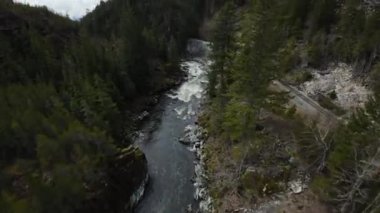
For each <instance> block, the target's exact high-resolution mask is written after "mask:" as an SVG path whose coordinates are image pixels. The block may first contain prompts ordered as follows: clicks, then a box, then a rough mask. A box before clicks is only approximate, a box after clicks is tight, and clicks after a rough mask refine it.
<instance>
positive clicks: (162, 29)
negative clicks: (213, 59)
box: [0, 0, 201, 212]
mask: <svg viewBox="0 0 380 213" xmlns="http://www.w3.org/2000/svg"><path fill="white" fill-rule="evenodd" d="M196 11H198V12H199V13H200V14H201V12H200V11H201V1H197V0H186V1H182V0H181V1H177V0H174V1H173V0H168V1H150V0H143V1H133V0H131V1H125V0H112V1H108V2H102V3H101V4H100V5H99V6H98V7H97V8H96V9H95V10H94V11H92V12H91V13H89V14H88V15H86V16H85V17H84V18H82V19H81V20H80V21H73V20H70V19H69V18H66V17H62V16H60V15H57V14H54V13H53V12H51V11H49V10H48V9H47V8H46V7H31V6H27V5H22V4H18V3H12V1H5V0H1V1H0V81H1V83H0V91H1V92H0V94H1V95H0V96H1V97H0V100H1V101H0V108H1V110H0V111H1V112H0V118H1V119H0V120H1V121H0V123H1V124H0V141H1V142H0V152H1V154H0V167H1V169H0V191H1V193H0V211H1V212H86V211H97V212H119V210H121V209H123V207H122V206H124V202H126V201H125V200H122V199H119V198H118V197H122V198H123V199H125V198H126V197H128V196H131V194H132V192H133V191H134V190H136V189H135V188H134V187H135V185H138V184H139V182H138V181H140V180H141V179H143V178H144V177H143V176H144V175H146V171H145V170H146V163H145V162H144V159H143V155H142V153H140V151H137V150H135V149H134V148H132V147H129V145H130V144H131V141H130V139H129V135H130V134H131V133H132V132H133V131H134V130H135V128H136V125H137V124H138V120H137V119H136V117H137V116H136V114H137V113H139V112H141V111H142V110H143V109H145V108H146V107H147V106H148V105H151V104H153V99H152V97H153V96H154V95H156V94H157V93H159V92H160V91H163V90H166V89H168V88H170V87H172V86H173V85H175V84H176V82H177V81H178V79H179V77H180V76H181V73H180V72H179V71H178V61H179V57H180V55H181V54H182V53H183V50H184V49H185V48H184V47H185V45H186V40H187V38H188V37H192V36H195V35H196V28H197V25H198V23H199V21H200V17H201V16H199V17H197V16H194V14H196V13H198V12H196ZM128 147H129V148H128ZM123 169H125V170H126V171H124V170H123ZM117 188H122V190H116V189H117ZM110 193H112V195H110ZM126 200H127V199H126Z"/></svg>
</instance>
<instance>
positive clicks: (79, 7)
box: [14, 0, 101, 19]
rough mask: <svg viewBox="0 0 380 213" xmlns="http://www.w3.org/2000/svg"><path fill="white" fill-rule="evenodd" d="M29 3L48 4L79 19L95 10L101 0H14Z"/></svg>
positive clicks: (49, 6) (57, 10) (50, 7)
mask: <svg viewBox="0 0 380 213" xmlns="http://www.w3.org/2000/svg"><path fill="white" fill-rule="evenodd" d="M14 1H15V2H20V3H24V4H29V5H39V6H47V7H48V8H49V9H51V10H53V11H55V12H57V13H59V14H62V15H66V14H67V15H69V16H70V17H71V18H73V19H79V18H81V17H82V16H84V15H85V14H86V13H87V11H91V10H93V9H94V8H95V7H96V5H98V4H99V2H100V1H101V0H14Z"/></svg>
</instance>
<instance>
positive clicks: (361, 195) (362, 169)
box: [335, 148, 380, 213]
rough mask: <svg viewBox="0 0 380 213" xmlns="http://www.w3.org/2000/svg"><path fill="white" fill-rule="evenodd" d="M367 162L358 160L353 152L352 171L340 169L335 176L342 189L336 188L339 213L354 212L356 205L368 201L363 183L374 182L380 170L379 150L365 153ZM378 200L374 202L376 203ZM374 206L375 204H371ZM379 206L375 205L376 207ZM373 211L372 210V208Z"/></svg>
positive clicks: (356, 154)
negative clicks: (370, 153)
mask: <svg viewBox="0 0 380 213" xmlns="http://www.w3.org/2000/svg"><path fill="white" fill-rule="evenodd" d="M366 156H368V157H366V158H367V160H360V159H359V158H358V153H357V150H354V158H355V159H354V160H355V161H354V162H355V163H354V165H353V169H349V170H348V169H346V170H344V169H342V170H341V171H339V172H337V174H336V175H335V179H336V183H337V184H339V185H341V186H342V187H338V189H337V192H338V195H337V198H336V199H335V200H336V201H338V202H339V203H341V204H340V212H342V213H346V212H355V210H357V209H356V207H357V205H358V204H364V203H365V202H367V200H368V198H369V197H368V189H366V188H365V187H364V184H365V183H368V182H371V181H376V177H377V175H378V174H379V169H380V148H376V152H375V153H374V154H372V155H369V153H368V152H366ZM377 200H378V198H375V200H374V202H377V203H378V201H377ZM373 205H375V203H374V204H373ZM378 207H379V204H377V207H376V208H378ZM372 209H373V208H372Z"/></svg>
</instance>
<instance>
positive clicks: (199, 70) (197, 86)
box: [167, 61, 207, 103]
mask: <svg viewBox="0 0 380 213" xmlns="http://www.w3.org/2000/svg"><path fill="white" fill-rule="evenodd" d="M181 67H182V68H183V69H186V71H187V74H188V80H187V81H186V82H185V83H183V84H182V85H181V86H180V87H179V89H178V90H177V91H175V92H174V93H173V94H168V95H167V96H168V97H170V98H172V99H178V100H180V101H183V102H186V103H187V102H190V101H191V100H192V99H193V98H197V99H200V98H201V97H202V94H204V91H205V89H206V87H205V83H207V77H206V70H207V65H204V64H202V63H201V62H197V61H187V62H183V63H182V65H181Z"/></svg>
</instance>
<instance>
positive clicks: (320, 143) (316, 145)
mask: <svg viewBox="0 0 380 213" xmlns="http://www.w3.org/2000/svg"><path fill="white" fill-rule="evenodd" d="M309 130H310V131H309V132H307V133H306V134H304V135H303V136H302V137H301V139H300V142H301V146H302V148H301V149H303V150H305V152H307V153H308V155H309V156H312V158H313V159H311V160H312V162H311V163H310V166H309V170H312V171H313V172H317V173H320V172H322V171H323V170H324V169H325V168H326V161H327V159H328V155H329V152H330V150H331V146H332V144H333V138H332V137H331V132H330V130H331V128H326V129H321V128H318V127H316V126H313V127H310V128H309ZM310 152H313V153H312V154H310Z"/></svg>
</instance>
